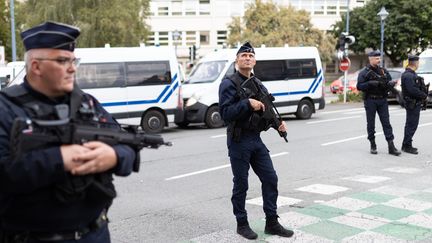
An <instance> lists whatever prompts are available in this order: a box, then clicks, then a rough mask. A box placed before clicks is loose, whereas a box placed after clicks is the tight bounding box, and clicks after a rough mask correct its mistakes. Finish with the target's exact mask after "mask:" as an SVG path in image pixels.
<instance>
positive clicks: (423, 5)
mask: <svg viewBox="0 0 432 243" xmlns="http://www.w3.org/2000/svg"><path fill="white" fill-rule="evenodd" d="M383 6H384V7H385V8H386V10H387V11H388V12H389V16H388V17H387V18H386V19H385V30H384V37H385V39H384V52H385V55H386V56H388V57H389V58H390V59H391V61H392V63H393V65H394V66H397V65H399V64H400V63H401V62H402V61H403V60H404V59H406V58H407V55H408V53H416V54H418V53H420V52H421V51H423V50H424V49H426V48H427V47H428V46H429V45H430V44H431V40H432V18H431V16H432V4H431V1H430V0H411V1H405V0H371V1H370V2H368V3H367V4H366V5H365V6H364V7H362V8H355V9H354V10H353V11H351V12H350V29H349V32H350V34H351V35H354V36H355V37H356V43H354V44H353V45H351V46H350V50H353V51H354V52H356V53H358V54H361V53H364V52H365V49H366V48H373V49H380V45H381V25H380V17H379V16H377V13H378V12H379V11H380V9H381V7H383ZM345 23H346V18H345V16H343V17H342V20H341V21H339V22H337V23H336V24H335V25H334V28H333V31H332V33H333V36H334V37H337V36H339V34H340V33H341V32H344V31H345Z"/></svg>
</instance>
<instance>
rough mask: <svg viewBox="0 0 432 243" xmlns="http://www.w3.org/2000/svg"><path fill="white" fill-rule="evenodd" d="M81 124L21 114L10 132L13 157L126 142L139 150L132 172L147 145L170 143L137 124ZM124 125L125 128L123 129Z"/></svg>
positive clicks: (153, 146)
mask: <svg viewBox="0 0 432 243" xmlns="http://www.w3.org/2000/svg"><path fill="white" fill-rule="evenodd" d="M95 124H96V126H91V125H89V124H79V123H75V122H73V121H71V120H70V119H68V118H66V119H61V120H38V119H33V120H30V119H26V118H22V117H18V118H16V119H15V120H14V122H13V125H12V132H11V141H10V142H11V148H12V157H13V158H16V157H18V156H20V155H22V154H23V152H26V151H30V150H33V149H40V148H43V147H47V146H53V145H59V144H83V143H85V142H89V141H100V142H103V143H106V144H108V145H116V144H124V145H128V146H130V147H132V148H133V149H134V151H135V152H136V154H137V156H136V160H135V162H134V165H133V171H135V172H138V171H139V166H140V159H139V151H140V150H141V149H143V148H144V147H149V148H155V149H156V148H158V147H159V146H161V145H166V146H171V145H172V144H171V142H164V140H163V138H162V137H161V136H159V135H147V134H144V133H143V132H141V131H138V130H137V127H136V126H130V125H123V126H121V127H119V126H116V127H114V126H110V127H107V125H109V124H103V123H95ZM122 128H123V129H122Z"/></svg>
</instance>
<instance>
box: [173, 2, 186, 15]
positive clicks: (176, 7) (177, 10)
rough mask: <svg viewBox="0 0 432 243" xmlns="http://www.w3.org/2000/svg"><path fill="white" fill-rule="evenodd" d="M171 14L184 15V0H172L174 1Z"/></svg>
mask: <svg viewBox="0 0 432 243" xmlns="http://www.w3.org/2000/svg"><path fill="white" fill-rule="evenodd" d="M171 15H173V16H179V15H183V1H182V0H172V2H171Z"/></svg>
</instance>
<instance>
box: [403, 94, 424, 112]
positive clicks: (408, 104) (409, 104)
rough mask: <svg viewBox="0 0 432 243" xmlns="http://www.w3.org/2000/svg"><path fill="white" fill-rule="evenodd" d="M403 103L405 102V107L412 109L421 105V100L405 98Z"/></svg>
mask: <svg viewBox="0 0 432 243" xmlns="http://www.w3.org/2000/svg"><path fill="white" fill-rule="evenodd" d="M404 101H405V107H407V108H409V109H414V108H415V107H416V106H417V105H420V104H421V100H418V99H415V98H411V97H409V96H405V97H404Z"/></svg>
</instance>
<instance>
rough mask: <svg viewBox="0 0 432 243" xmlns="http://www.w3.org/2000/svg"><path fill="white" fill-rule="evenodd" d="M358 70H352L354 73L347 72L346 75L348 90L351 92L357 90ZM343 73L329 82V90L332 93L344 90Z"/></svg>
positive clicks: (340, 92)
mask: <svg viewBox="0 0 432 243" xmlns="http://www.w3.org/2000/svg"><path fill="white" fill-rule="evenodd" d="M359 72H360V70H358V71H356V72H354V73H349V74H348V76H347V80H348V84H347V87H348V91H351V92H353V93H358V90H357V77H358V74H359ZM343 81H344V75H342V76H340V77H339V78H338V79H336V80H334V81H333V82H332V83H331V84H330V91H331V92H332V93H333V94H342V93H343V90H344V82H343Z"/></svg>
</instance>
